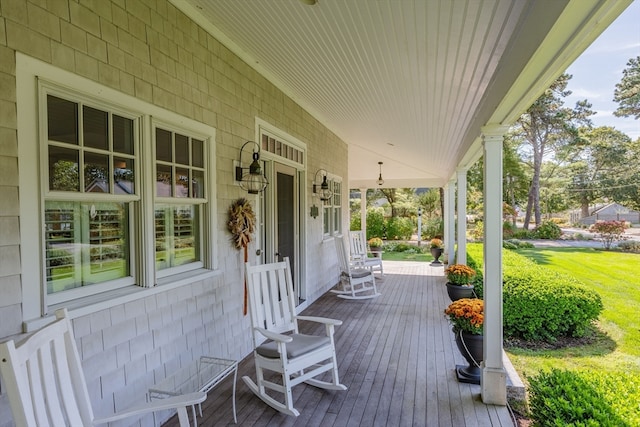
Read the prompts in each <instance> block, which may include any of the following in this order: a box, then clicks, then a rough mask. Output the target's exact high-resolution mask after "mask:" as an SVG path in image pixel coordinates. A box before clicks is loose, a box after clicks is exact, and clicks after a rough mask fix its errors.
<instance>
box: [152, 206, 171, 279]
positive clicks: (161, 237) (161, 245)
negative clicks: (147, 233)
mask: <svg viewBox="0 0 640 427" xmlns="http://www.w3.org/2000/svg"><path fill="white" fill-rule="evenodd" d="M166 216H167V208H166V207H164V206H158V207H156V209H155V218H156V219H155V223H156V269H158V270H162V269H164V268H167V267H169V248H168V247H167V243H168V238H167V237H168V236H167V232H168V231H167V222H168V221H167V218H166Z"/></svg>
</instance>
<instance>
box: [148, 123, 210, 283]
mask: <svg viewBox="0 0 640 427" xmlns="http://www.w3.org/2000/svg"><path fill="white" fill-rule="evenodd" d="M158 128H160V129H163V130H167V131H170V132H172V133H174V134H175V133H178V134H182V135H185V136H188V137H189V138H194V139H200V140H203V141H204V147H203V148H204V157H205V179H204V182H205V196H204V197H203V198H177V197H160V196H158V195H157V194H156V187H155V184H156V179H155V177H156V166H157V161H156V144H155V135H156V129H158ZM151 138H152V140H153V143H152V144H151V148H152V152H153V156H152V162H153V182H152V183H151V188H152V191H153V193H154V205H153V211H154V226H155V207H156V206H157V205H159V204H163V205H194V206H196V208H197V209H198V215H199V218H200V224H201V226H200V228H199V229H198V234H199V239H198V241H199V248H198V252H199V253H200V260H199V261H195V262H192V263H189V264H185V265H180V266H175V267H168V268H166V269H162V270H157V269H156V275H157V277H158V278H159V279H160V278H165V277H169V276H172V275H174V274H179V273H183V272H185V271H191V270H195V269H198V268H202V267H204V264H205V263H204V262H203V257H204V256H205V253H206V245H205V243H206V242H205V240H206V236H205V231H204V227H203V226H202V225H203V222H204V218H206V215H208V212H209V210H208V209H207V203H208V201H209V200H208V197H207V196H208V194H209V187H210V186H211V185H213V184H212V181H211V180H210V177H209V174H210V170H209V168H208V167H207V164H208V162H207V160H208V156H207V152H208V151H209V150H208V146H209V145H210V144H211V141H207V139H208V138H207V137H206V136H204V135H199V134H194V132H193V131H191V130H188V129H184V128H181V127H177V126H175V125H173V124H171V123H168V122H164V121H161V120H157V119H156V118H152V120H151ZM154 228H155V227H154ZM154 248H155V233H154ZM153 252H154V254H155V250H154V251H153Z"/></svg>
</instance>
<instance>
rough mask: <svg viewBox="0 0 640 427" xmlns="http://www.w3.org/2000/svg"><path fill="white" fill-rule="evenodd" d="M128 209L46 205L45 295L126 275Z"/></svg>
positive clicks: (112, 205)
mask: <svg viewBox="0 0 640 427" xmlns="http://www.w3.org/2000/svg"><path fill="white" fill-rule="evenodd" d="M128 218H129V214H128V206H127V205H126V204H124V203H99V204H91V203H80V202H46V203H45V230H46V238H45V245H46V274H47V292H48V293H50V294H51V293H55V292H61V291H64V290H68V289H74V288H78V287H81V286H87V285H91V284H95V283H102V282H106V281H109V280H114V279H119V278H122V277H127V276H129V272H130V268H129V237H128V236H129V233H128Z"/></svg>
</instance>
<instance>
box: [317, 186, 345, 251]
mask: <svg viewBox="0 0 640 427" xmlns="http://www.w3.org/2000/svg"><path fill="white" fill-rule="evenodd" d="M327 182H328V184H329V188H330V189H331V192H332V195H331V197H330V198H329V200H327V201H324V202H321V203H322V235H323V238H324V239H330V238H332V237H333V236H338V235H341V234H342V192H343V191H344V189H343V187H342V178H341V177H339V176H337V175H333V174H327ZM336 185H338V186H339V188H340V192H339V194H334V191H335V189H336Z"/></svg>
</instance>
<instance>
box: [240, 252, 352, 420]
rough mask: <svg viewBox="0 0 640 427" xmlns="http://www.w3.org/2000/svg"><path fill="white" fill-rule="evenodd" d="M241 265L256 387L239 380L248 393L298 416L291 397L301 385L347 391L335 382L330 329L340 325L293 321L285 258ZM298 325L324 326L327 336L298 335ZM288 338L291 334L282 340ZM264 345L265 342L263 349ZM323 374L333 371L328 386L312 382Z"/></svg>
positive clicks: (315, 319)
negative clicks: (272, 376)
mask: <svg viewBox="0 0 640 427" xmlns="http://www.w3.org/2000/svg"><path fill="white" fill-rule="evenodd" d="M245 265H246V279H247V290H248V294H249V295H248V296H249V309H250V313H251V325H252V326H253V341H254V352H253V355H254V357H255V364H256V377H257V384H256V383H255V382H253V380H251V378H249V377H248V376H244V377H242V379H243V380H244V382H245V383H246V384H247V386H248V387H249V388H250V389H251V391H253V392H254V393H255V394H256V395H257V396H258V397H259V398H260V399H262V400H263V401H264V402H265V403H266V404H268V405H269V406H271V407H273V408H274V409H276V410H278V411H280V412H282V413H284V414H287V415H293V416H298V415H300V412H298V411H297V410H296V409H295V408H294V407H293V397H292V394H291V388H292V387H294V386H295V385H298V384H300V383H301V382H305V383H307V384H310V385H313V386H315V387H320V388H324V389H329V390H346V389H347V388H346V387H345V386H344V385H342V384H340V381H339V379H338V363H337V361H336V350H335V345H334V341H333V329H334V326H336V325H341V324H342V321H341V320H333V319H325V318H321V317H309V316H296V314H295V304H294V293H293V282H292V280H291V270H290V268H289V258H284V261H282V262H277V263H272V264H264V265H256V266H251V265H250V264H249V263H246V264H245ZM298 320H309V321H313V322H319V323H323V324H324V325H325V331H326V335H325V336H313V335H302V334H299V332H298ZM288 332H291V334H287V335H285V333H288ZM265 339H268V340H269V341H267V342H266V343H264V344H263V342H264V341H265ZM264 370H268V371H273V372H278V373H280V375H281V378H282V384H277V383H274V382H272V381H268V380H266V379H265V377H264ZM327 371H331V375H332V381H331V382H326V381H321V380H318V379H314V378H313V377H315V376H317V375H320V374H322V373H323V372H327ZM267 389H270V390H274V391H276V392H278V393H282V394H284V402H281V401H278V400H276V399H275V398H273V397H272V396H270V395H268V394H267Z"/></svg>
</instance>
